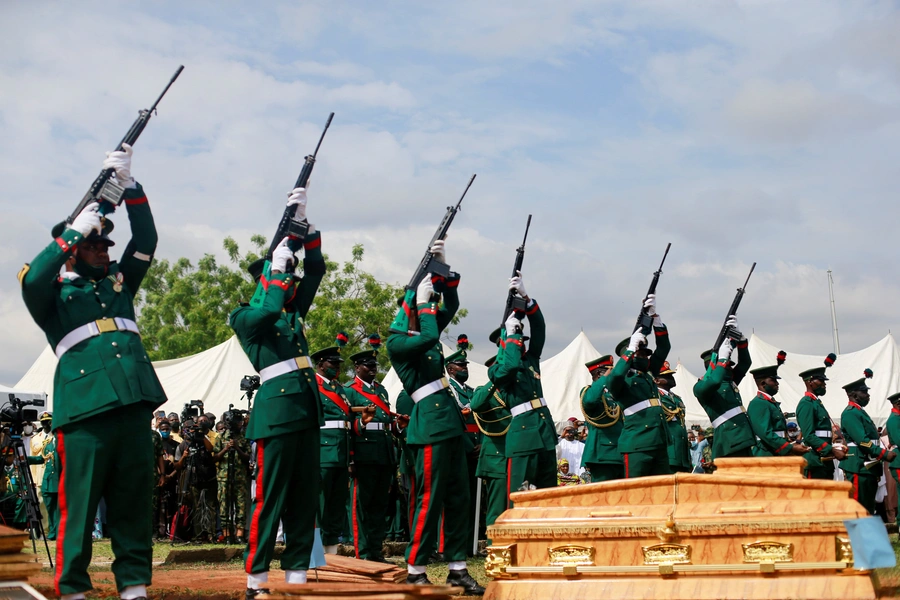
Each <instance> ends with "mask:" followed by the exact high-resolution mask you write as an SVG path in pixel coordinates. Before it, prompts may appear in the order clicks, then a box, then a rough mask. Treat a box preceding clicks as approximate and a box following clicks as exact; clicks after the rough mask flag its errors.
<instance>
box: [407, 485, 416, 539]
mask: <svg viewBox="0 0 900 600" xmlns="http://www.w3.org/2000/svg"><path fill="white" fill-rule="evenodd" d="M407 504H408V505H409V507H408V508H407V512H409V518H408V519H407V523H408V524H409V525H410V526H412V523H413V518H414V517H415V516H416V476H415V474H412V475H410V476H409V502H407Z"/></svg>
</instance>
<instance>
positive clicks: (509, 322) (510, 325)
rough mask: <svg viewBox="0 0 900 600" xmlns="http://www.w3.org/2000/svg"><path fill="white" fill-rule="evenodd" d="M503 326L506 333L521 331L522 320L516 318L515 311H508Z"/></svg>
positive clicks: (511, 333)
mask: <svg viewBox="0 0 900 600" xmlns="http://www.w3.org/2000/svg"><path fill="white" fill-rule="evenodd" d="M503 326H504V327H505V328H506V335H513V334H515V333H522V321H520V320H519V319H517V318H516V313H514V312H511V313H509V316H508V317H506V323H504V324H503Z"/></svg>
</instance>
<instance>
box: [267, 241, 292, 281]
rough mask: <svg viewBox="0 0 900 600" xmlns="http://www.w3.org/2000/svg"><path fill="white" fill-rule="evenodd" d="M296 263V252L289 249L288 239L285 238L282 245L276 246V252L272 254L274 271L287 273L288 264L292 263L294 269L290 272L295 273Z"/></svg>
mask: <svg viewBox="0 0 900 600" xmlns="http://www.w3.org/2000/svg"><path fill="white" fill-rule="evenodd" d="M295 261H296V258H295V257H294V251H293V250H291V249H290V248H289V247H288V238H284V239H283V240H281V243H280V244H278V245H277V246H275V251H274V252H272V270H273V271H281V272H282V273H287V271H288V263H290V264H291V267H292V268H291V269H290V270H291V271H293V270H294V269H293V263H294V262H295Z"/></svg>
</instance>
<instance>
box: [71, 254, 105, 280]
mask: <svg viewBox="0 0 900 600" xmlns="http://www.w3.org/2000/svg"><path fill="white" fill-rule="evenodd" d="M75 271H76V272H77V273H78V274H80V275H81V276H83V277H87V278H88V279H93V280H94V281H97V280H99V279H103V278H104V277H106V267H92V266H91V265H89V264H87V263H86V262H85V261H83V260H81V259H80V258H78V257H77V256H76V257H75Z"/></svg>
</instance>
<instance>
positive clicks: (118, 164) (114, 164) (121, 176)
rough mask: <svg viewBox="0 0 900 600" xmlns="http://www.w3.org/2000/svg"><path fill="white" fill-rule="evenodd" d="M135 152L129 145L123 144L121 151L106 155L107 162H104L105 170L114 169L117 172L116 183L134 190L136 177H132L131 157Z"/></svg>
mask: <svg viewBox="0 0 900 600" xmlns="http://www.w3.org/2000/svg"><path fill="white" fill-rule="evenodd" d="M132 154H133V150H132V149H131V146H129V145H128V144H122V149H121V150H115V151H113V152H107V153H106V160H104V161H103V168H104V169H114V170H115V172H116V181H117V182H118V183H119V185H121V186H122V187H125V188H133V187H135V184H134V177H132V176H131V155H132Z"/></svg>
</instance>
